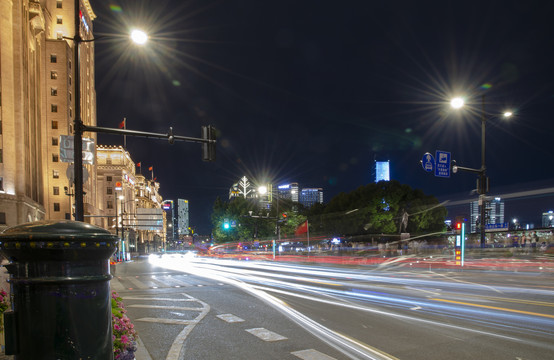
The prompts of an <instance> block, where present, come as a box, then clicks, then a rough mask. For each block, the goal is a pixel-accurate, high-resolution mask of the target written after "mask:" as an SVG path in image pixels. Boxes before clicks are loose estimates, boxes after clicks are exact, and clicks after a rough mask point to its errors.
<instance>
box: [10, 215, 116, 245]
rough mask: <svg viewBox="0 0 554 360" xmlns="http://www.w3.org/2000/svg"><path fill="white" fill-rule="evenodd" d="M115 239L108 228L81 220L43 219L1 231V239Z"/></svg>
mask: <svg viewBox="0 0 554 360" xmlns="http://www.w3.org/2000/svg"><path fill="white" fill-rule="evenodd" d="M12 239H13V240H19V241H25V240H29V241H33V240H35V241H36V240H39V239H40V240H83V241H87V240H88V241H98V240H108V241H109V240H115V239H116V237H115V236H114V235H112V234H111V233H110V232H109V231H108V230H106V229H103V228H101V227H98V226H95V225H91V224H88V223H85V222H80V221H71V220H42V221H35V222H30V223H25V224H21V225H16V226H12V227H10V228H7V229H6V230H4V231H3V232H2V233H0V241H8V240H12Z"/></svg>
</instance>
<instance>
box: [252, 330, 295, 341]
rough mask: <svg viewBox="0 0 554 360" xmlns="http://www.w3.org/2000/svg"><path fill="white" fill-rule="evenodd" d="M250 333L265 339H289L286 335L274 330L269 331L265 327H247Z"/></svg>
mask: <svg viewBox="0 0 554 360" xmlns="http://www.w3.org/2000/svg"><path fill="white" fill-rule="evenodd" d="M246 331H248V332H249V333H250V334H252V335H254V336H257V337H258V338H260V339H262V340H263V341H280V340H287V338H286V337H284V336H282V335H279V334H277V333H274V332H273V331H269V330H267V329H264V328H255V329H246Z"/></svg>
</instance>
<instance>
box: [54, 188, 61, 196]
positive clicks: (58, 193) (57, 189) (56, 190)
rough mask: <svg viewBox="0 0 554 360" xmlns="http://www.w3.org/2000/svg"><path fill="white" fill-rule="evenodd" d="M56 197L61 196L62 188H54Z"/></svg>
mask: <svg viewBox="0 0 554 360" xmlns="http://www.w3.org/2000/svg"><path fill="white" fill-rule="evenodd" d="M54 195H60V187H59V186H54Z"/></svg>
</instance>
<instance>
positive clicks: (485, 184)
mask: <svg viewBox="0 0 554 360" xmlns="http://www.w3.org/2000/svg"><path fill="white" fill-rule="evenodd" d="M464 104H465V102H464V100H463V99H462V98H460V97H456V98H454V99H452V101H450V105H451V106H452V107H453V108H454V109H460V108H462V107H463V106H464ZM503 116H504V117H505V118H508V117H510V116H512V113H511V112H509V111H506V112H504V114H503ZM486 124H487V116H486V114H485V95H482V97H481V167H480V168H479V169H471V168H466V167H463V166H457V165H454V166H453V167H452V171H453V172H454V173H455V172H457V171H458V170H461V171H468V172H473V173H477V174H478V176H479V178H478V183H477V192H478V194H479V213H480V215H479V218H480V219H479V220H480V221H479V224H480V225H479V229H480V233H481V247H485V243H486V237H485V230H486V227H485V225H486V202H487V193H488V192H489V178H488V177H487V165H486V128H487V127H486Z"/></svg>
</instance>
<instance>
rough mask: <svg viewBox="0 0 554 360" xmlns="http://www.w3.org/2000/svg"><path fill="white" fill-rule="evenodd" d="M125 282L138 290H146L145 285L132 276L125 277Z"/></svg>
mask: <svg viewBox="0 0 554 360" xmlns="http://www.w3.org/2000/svg"><path fill="white" fill-rule="evenodd" d="M125 280H129V281H130V282H132V283H133V285H135V286H136V287H138V288H139V289H148V286H147V285H145V284H144V283H143V282H142V281H139V280H138V279H136V278H134V277H132V276H127V277H125Z"/></svg>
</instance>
